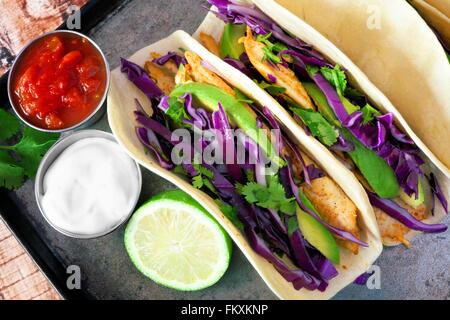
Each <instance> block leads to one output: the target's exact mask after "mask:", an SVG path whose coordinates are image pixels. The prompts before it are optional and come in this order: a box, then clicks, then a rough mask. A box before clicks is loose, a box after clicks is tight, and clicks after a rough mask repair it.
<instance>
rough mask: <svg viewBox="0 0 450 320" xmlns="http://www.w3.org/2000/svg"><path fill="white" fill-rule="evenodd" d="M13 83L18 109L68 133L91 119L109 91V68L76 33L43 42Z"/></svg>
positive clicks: (35, 120)
mask: <svg viewBox="0 0 450 320" xmlns="http://www.w3.org/2000/svg"><path fill="white" fill-rule="evenodd" d="M20 59H21V61H20V62H19V63H18V65H17V69H16V70H15V73H14V77H13V79H12V81H13V82H12V88H13V90H14V95H13V96H14V97H13V99H14V105H15V106H16V108H17V109H18V111H19V113H20V114H21V115H22V116H23V117H24V119H26V120H27V121H28V122H30V123H32V124H34V125H35V126H37V127H39V128H44V129H64V128H69V127H72V126H74V125H76V124H78V123H80V122H81V121H83V120H84V119H86V118H87V117H88V116H89V115H90V114H91V113H92V112H93V111H94V109H95V108H96V107H97V106H98V104H99V103H100V101H101V99H102V98H103V95H104V93H105V90H106V66H105V63H104V62H103V59H102V56H101V54H100V52H99V51H98V50H97V49H96V48H95V47H94V46H93V45H92V44H91V43H90V42H89V40H87V39H85V38H83V37H81V36H78V35H76V34H71V33H59V34H52V35H49V36H47V37H44V38H42V39H40V40H38V41H37V42H36V43H35V44H33V45H32V46H31V47H29V48H28V49H27V50H26V52H24V54H23V55H22V56H21V58H20Z"/></svg>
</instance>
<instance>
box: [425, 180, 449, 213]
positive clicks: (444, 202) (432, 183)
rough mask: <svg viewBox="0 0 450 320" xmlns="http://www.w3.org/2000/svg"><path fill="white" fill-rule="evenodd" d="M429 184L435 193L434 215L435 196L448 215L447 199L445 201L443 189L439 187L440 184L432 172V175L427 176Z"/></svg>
mask: <svg viewBox="0 0 450 320" xmlns="http://www.w3.org/2000/svg"><path fill="white" fill-rule="evenodd" d="M425 176H426V178H427V180H428V183H429V184H430V188H431V192H432V193H433V208H432V213H433V214H434V196H436V198H438V200H439V202H440V203H441V205H442V207H443V208H444V211H445V213H448V203H447V199H445V195H444V192H442V189H441V187H440V186H439V183H438V181H437V179H436V177H435V175H434V174H433V173H432V172H431V173H430V175H425Z"/></svg>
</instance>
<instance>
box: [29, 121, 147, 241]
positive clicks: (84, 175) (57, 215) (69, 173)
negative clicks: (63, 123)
mask: <svg viewBox="0 0 450 320" xmlns="http://www.w3.org/2000/svg"><path fill="white" fill-rule="evenodd" d="M141 187H142V177H141V170H140V168H139V165H138V164H137V163H136V162H135V161H134V160H133V159H132V158H130V157H129V156H128V154H127V153H126V152H125V151H124V150H123V149H122V148H121V147H120V146H119V144H118V143H117V142H116V140H115V138H114V136H113V135H112V134H110V133H107V132H103V131H98V130H80V131H76V132H74V133H71V134H68V135H67V136H65V137H64V138H62V139H60V140H59V141H58V142H57V143H56V144H54V145H53V147H51V148H50V149H49V151H48V152H47V153H46V155H45V156H44V158H43V159H42V162H41V164H40V166H39V169H38V171H37V175H36V181H35V196H36V202H37V204H38V207H39V209H40V211H41V213H42V215H43V216H44V218H45V219H46V220H47V222H48V223H49V224H50V225H51V226H52V227H53V228H54V229H55V230H57V231H58V232H60V233H62V234H64V235H66V236H69V237H73V238H78V239H90V238H97V237H101V236H104V235H106V234H108V233H110V232H112V231H114V230H115V229H117V228H118V227H119V226H120V225H122V224H123V223H124V222H125V221H127V220H128V218H129V217H130V216H131V214H132V213H133V211H134V208H135V206H136V204H137V202H138V199H139V195H140V192H141Z"/></svg>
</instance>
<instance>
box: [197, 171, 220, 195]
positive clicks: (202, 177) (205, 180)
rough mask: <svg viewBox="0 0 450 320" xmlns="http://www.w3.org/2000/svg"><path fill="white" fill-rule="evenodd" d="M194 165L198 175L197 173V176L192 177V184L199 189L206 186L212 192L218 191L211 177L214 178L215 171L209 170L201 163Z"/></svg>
mask: <svg viewBox="0 0 450 320" xmlns="http://www.w3.org/2000/svg"><path fill="white" fill-rule="evenodd" d="M193 166H194V169H195V171H197V172H198V175H196V176H195V177H193V178H192V186H193V187H194V188H197V189H201V188H203V187H206V188H208V189H209V190H210V191H211V192H213V193H217V190H216V188H215V187H214V185H213V184H212V183H211V179H213V178H214V173H213V172H212V171H211V170H209V169H207V168H205V167H202V166H201V165H199V164H194V165H193Z"/></svg>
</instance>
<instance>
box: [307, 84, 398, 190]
mask: <svg viewBox="0 0 450 320" xmlns="http://www.w3.org/2000/svg"><path fill="white" fill-rule="evenodd" d="M303 85H304V87H305V90H306V91H307V92H308V94H309V95H310V96H311V98H312V99H313V101H314V103H315V104H316V106H317V109H318V111H319V112H320V113H321V114H322V115H323V117H324V118H325V119H327V121H329V122H330V123H333V124H334V125H336V126H337V127H339V128H340V131H341V133H342V134H343V136H344V138H345V139H347V140H349V141H351V142H352V143H353V145H354V146H355V149H354V150H353V151H351V152H349V153H348V154H349V156H350V158H351V159H352V160H353V162H354V163H355V164H356V166H357V167H358V169H359V170H360V171H361V173H362V175H363V176H364V178H365V179H366V180H367V182H368V183H369V185H370V187H371V188H372V189H373V190H374V191H375V193H376V194H377V195H378V196H380V197H382V198H394V197H396V196H398V195H399V192H400V186H399V184H398V181H397V177H396V176H395V173H394V170H392V168H391V167H390V166H389V165H388V163H387V162H386V161H385V160H384V159H383V158H381V157H380V156H378V155H377V154H376V153H375V152H374V151H372V150H370V149H368V148H366V147H365V146H364V145H363V144H362V143H361V142H359V140H358V139H356V138H355V137H354V136H353V135H352V134H351V133H350V132H349V131H348V130H347V129H345V128H342V126H341V124H340V123H339V121H338V120H337V118H336V116H335V114H334V112H333V110H332V109H331V107H330V105H329V104H328V101H327V99H326V97H325V95H324V94H323V93H322V91H321V90H320V89H319V87H317V86H316V85H315V84H313V83H304V84H303ZM342 101H343V104H344V107H345V108H346V110H347V112H349V113H350V114H351V113H353V112H355V111H357V110H358V107H357V106H354V105H353V104H352V103H351V102H350V101H348V100H347V99H346V98H342Z"/></svg>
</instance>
